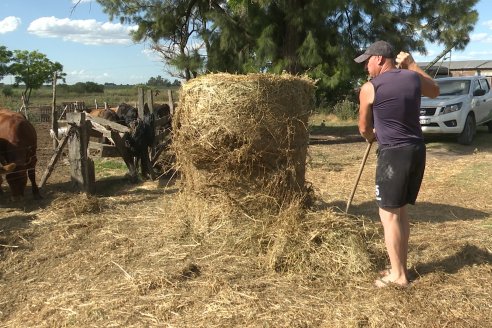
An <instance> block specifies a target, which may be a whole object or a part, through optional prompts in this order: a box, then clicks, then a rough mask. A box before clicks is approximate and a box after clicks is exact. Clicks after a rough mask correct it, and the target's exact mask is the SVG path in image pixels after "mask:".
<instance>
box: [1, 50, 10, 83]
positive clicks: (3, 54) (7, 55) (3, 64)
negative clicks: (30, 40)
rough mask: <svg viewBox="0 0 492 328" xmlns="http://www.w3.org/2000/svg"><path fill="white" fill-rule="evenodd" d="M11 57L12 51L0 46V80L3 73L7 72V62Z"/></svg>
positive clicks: (6, 73)
mask: <svg viewBox="0 0 492 328" xmlns="http://www.w3.org/2000/svg"><path fill="white" fill-rule="evenodd" d="M11 59H12V51H9V50H8V49H7V47H5V46H0V80H1V79H3V77H4V76H5V75H8V74H9V69H10V68H9V65H8V64H9V63H10V61H11Z"/></svg>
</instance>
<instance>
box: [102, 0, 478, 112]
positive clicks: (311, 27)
mask: <svg viewBox="0 0 492 328" xmlns="http://www.w3.org/2000/svg"><path fill="white" fill-rule="evenodd" d="M477 1H478V0H454V1H449V0H435V1H428V0H415V1H401V0H387V1H372V0H330V1H327V0H303V1H296V0H282V1H278V0H256V1H251V0H181V1H175V0H161V1H156V0H97V2H98V3H99V4H101V5H102V7H103V8H104V10H105V12H106V13H108V14H109V16H110V18H111V19H112V18H115V17H117V18H119V19H120V21H122V22H127V23H133V24H137V25H138V30H137V31H136V32H135V33H134V35H133V37H134V39H135V40H136V41H144V40H151V41H152V42H153V43H154V45H155V46H154V49H155V50H157V52H158V53H159V54H161V55H162V57H163V59H164V61H165V62H166V64H168V65H170V66H172V67H174V68H175V69H176V70H177V71H178V72H180V76H181V77H183V78H185V79H187V80H188V79H190V78H192V77H194V76H195V75H196V74H200V73H204V72H217V71H223V72H231V73H247V72H258V71H263V72H272V73H280V72H282V71H284V70H285V71H287V72H289V73H292V74H303V73H307V74H308V75H310V76H311V77H313V78H315V79H317V80H318V94H317V98H318V101H319V102H320V103H322V102H326V103H333V102H336V101H338V100H339V99H340V95H341V94H343V93H344V92H347V91H349V90H351V89H353V88H354V86H355V81H357V80H358V79H359V78H361V77H363V76H364V75H365V73H364V72H363V67H362V66H361V65H357V64H355V63H354V62H353V58H355V57H356V55H357V54H358V53H359V52H360V51H361V50H362V49H364V48H366V47H367V46H368V45H369V44H370V43H372V42H373V41H375V40H378V39H385V40H387V41H389V42H391V43H392V44H393V45H394V46H395V48H396V50H397V51H398V50H400V49H403V50H406V51H411V52H413V51H418V52H420V53H426V48H425V42H426V41H430V42H433V43H435V44H439V45H443V46H445V47H447V46H450V45H454V46H455V47H456V48H457V49H463V48H464V47H465V46H466V44H467V43H468V42H469V34H470V32H471V31H472V30H473V26H474V24H475V23H476V21H477V17H478V13H477V12H476V10H475V9H474V5H475V4H476V3H477ZM456 13H459V15H457V14H456ZM177 27H179V28H177ZM198 44H200V46H201V47H200V48H198V47H197V45H198Z"/></svg>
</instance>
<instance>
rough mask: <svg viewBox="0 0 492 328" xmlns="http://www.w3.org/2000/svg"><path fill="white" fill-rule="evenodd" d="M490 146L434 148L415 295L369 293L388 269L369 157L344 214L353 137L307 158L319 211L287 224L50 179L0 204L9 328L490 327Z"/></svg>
mask: <svg viewBox="0 0 492 328" xmlns="http://www.w3.org/2000/svg"><path fill="white" fill-rule="evenodd" d="M487 140H488V139H487ZM481 145H482V146H481V147H480V149H479V151H478V152H476V151H475V152H474V149H473V147H468V148H466V147H465V148H463V147H461V146H455V145H453V144H446V147H451V148H453V149H454V150H456V151H453V152H449V151H447V150H443V147H440V146H436V147H434V144H432V145H431V146H432V147H429V151H428V165H427V171H426V177H425V178H424V185H423V188H422V192H421V195H420V198H419V200H418V204H417V205H416V206H415V207H412V208H411V209H410V214H411V217H412V220H411V222H412V226H411V237H410V253H409V262H410V265H411V271H412V273H413V275H414V277H415V279H414V282H413V284H412V285H411V287H409V288H406V289H400V288H394V287H389V288H385V289H376V288H375V287H374V286H373V281H374V279H375V278H376V276H377V271H378V270H379V269H381V268H383V267H384V266H385V264H386V261H387V260H386V256H385V252H384V245H383V242H382V231H381V227H380V224H379V222H378V220H377V211H376V206H375V204H374V200H373V175H374V166H375V158H374V154H371V155H370V156H369V159H368V162H367V164H366V167H365V170H364V173H363V175H362V177H361V181H360V183H359V188H358V190H357V193H356V195H355V198H354V202H353V205H352V207H351V210H350V214H345V213H342V212H341V211H340V210H339V209H340V208H344V207H345V201H346V199H347V197H348V195H349V194H350V190H351V188H352V183H353V180H354V178H355V176H356V173H357V171H358V169H359V164H360V160H361V157H362V154H363V153H364V149H365V144H364V143H363V142H362V141H359V142H354V139H353V137H352V136H349V137H347V138H344V137H343V135H342V134H336V135H334V136H326V138H325V142H324V143H322V144H316V145H311V146H310V147H309V149H308V152H309V154H308V155H309V156H308V157H309V158H310V160H309V163H310V164H309V165H308V168H307V173H306V180H307V181H309V182H311V183H312V185H313V189H314V192H315V195H316V201H315V202H314V204H313V206H312V207H310V208H309V209H302V208H301V207H300V206H298V203H295V202H292V203H290V204H289V206H284V207H282V208H281V210H280V212H279V213H272V212H271V211H268V210H266V211H264V212H261V211H254V212H253V213H252V212H251V211H247V210H244V209H243V208H242V207H240V206H235V205H234V202H231V201H230V199H224V198H223V197H225V196H224V195H223V194H222V193H216V194H211V195H207V196H206V197H203V196H200V195H195V194H190V193H182V192H180V190H182V189H183V185H182V181H181V180H179V179H178V180H175V181H161V182H147V183H143V184H140V185H129V184H126V183H120V184H117V183H116V182H115V181H111V182H110V183H111V185H112V188H111V189H110V190H118V192H114V193H110V194H108V193H107V191H106V189H107V188H104V187H103V188H102V189H103V190H101V191H100V193H99V194H98V195H97V196H89V197H88V196H85V195H83V194H78V193H74V192H71V191H70V189H68V188H65V186H64V185H63V184H61V182H62V181H66V180H69V178H68V176H63V175H62V174H61V173H59V172H54V176H55V177H57V176H58V177H59V180H50V181H49V182H48V185H47V186H46V188H47V189H45V190H43V193H44V194H45V200H44V201H42V202H41V203H39V205H33V204H13V203H7V202H5V201H3V200H2V202H1V203H0V204H1V205H2V208H0V215H1V219H0V244H1V246H0V326H1V327H489V326H492V319H491V316H490V313H491V311H492V306H491V302H490V300H491V299H492V295H491V294H492V287H491V284H490V279H491V277H492V239H491V238H490V236H491V233H492V203H491V201H490V199H491V198H490V193H489V191H490V189H491V187H492V180H491V178H490V177H491V176H492V166H490V165H484V163H485V164H487V163H490V162H491V160H492V144H490V142H488V141H487V142H483V143H482V144H481ZM470 167H473V168H475V169H474V170H475V171H474V172H472V171H470V169H469V168H470ZM57 174H58V175H57ZM464 178H465V179H467V180H468V181H470V183H463V182H462V180H460V179H464ZM63 179H65V180H63ZM101 183H107V182H104V181H98V185H99V186H100V185H101ZM117 186H119V188H118V189H117V188H116V187H117ZM252 201H254V200H252Z"/></svg>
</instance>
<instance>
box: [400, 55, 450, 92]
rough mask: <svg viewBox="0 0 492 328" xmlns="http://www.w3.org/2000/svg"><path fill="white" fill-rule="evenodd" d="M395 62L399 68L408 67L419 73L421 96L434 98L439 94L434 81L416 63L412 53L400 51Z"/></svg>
mask: <svg viewBox="0 0 492 328" xmlns="http://www.w3.org/2000/svg"><path fill="white" fill-rule="evenodd" d="M396 63H397V65H398V66H399V67H400V68H403V69H409V70H411V71H414V72H416V73H418V74H419V77H420V88H421V89H422V95H423V96H426V97H429V98H436V97H437V96H439V93H440V90H439V86H438V85H437V83H436V81H434V79H433V78H432V77H430V75H429V74H427V73H426V72H424V70H423V69H421V68H420V67H419V65H417V63H416V62H415V60H414V59H413V57H412V55H410V54H409V53H408V52H403V51H401V52H400V53H399V54H398V56H396Z"/></svg>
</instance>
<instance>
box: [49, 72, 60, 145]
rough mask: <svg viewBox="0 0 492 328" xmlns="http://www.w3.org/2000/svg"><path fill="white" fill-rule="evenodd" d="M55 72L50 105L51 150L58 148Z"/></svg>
mask: <svg viewBox="0 0 492 328" xmlns="http://www.w3.org/2000/svg"><path fill="white" fill-rule="evenodd" d="M56 80H57V74H56V72H55V73H54V74H53V102H52V103H51V129H52V130H53V133H54V135H55V137H54V138H53V149H56V148H57V147H58V112H57V110H56Z"/></svg>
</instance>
